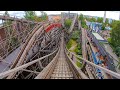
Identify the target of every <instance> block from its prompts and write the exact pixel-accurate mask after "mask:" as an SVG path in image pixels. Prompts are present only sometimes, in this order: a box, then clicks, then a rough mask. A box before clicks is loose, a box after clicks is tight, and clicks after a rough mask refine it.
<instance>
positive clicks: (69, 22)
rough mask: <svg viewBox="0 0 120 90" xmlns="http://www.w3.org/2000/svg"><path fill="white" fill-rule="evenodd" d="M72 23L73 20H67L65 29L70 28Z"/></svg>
mask: <svg viewBox="0 0 120 90" xmlns="http://www.w3.org/2000/svg"><path fill="white" fill-rule="evenodd" d="M71 23H72V20H71V19H67V20H65V27H67V28H70V26H71Z"/></svg>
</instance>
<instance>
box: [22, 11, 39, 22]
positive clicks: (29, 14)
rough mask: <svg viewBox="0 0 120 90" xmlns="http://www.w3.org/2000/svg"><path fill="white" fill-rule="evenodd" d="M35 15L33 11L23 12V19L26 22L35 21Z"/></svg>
mask: <svg viewBox="0 0 120 90" xmlns="http://www.w3.org/2000/svg"><path fill="white" fill-rule="evenodd" d="M36 16H37V15H36V14H35V11H25V16H24V17H25V18H26V19H28V20H35V17H36Z"/></svg>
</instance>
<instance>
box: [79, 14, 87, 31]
mask: <svg viewBox="0 0 120 90" xmlns="http://www.w3.org/2000/svg"><path fill="white" fill-rule="evenodd" d="M79 20H80V21H81V25H82V27H83V28H86V29H87V28H88V27H87V25H86V21H85V17H84V16H83V14H80V16H79Z"/></svg>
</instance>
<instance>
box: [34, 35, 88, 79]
mask: <svg viewBox="0 0 120 90" xmlns="http://www.w3.org/2000/svg"><path fill="white" fill-rule="evenodd" d="M64 46H65V44H64V34H62V37H61V43H60V47H59V51H58V53H57V55H56V56H55V57H54V59H53V60H52V62H51V63H50V64H49V65H48V66H47V67H46V68H44V69H43V71H42V72H40V74H39V75H38V76H37V77H36V78H35V79H81V78H83V79H88V78H87V76H86V75H85V74H84V73H82V71H81V73H80V72H79V71H78V70H77V69H76V67H75V66H74V65H73V62H72V61H71V60H70V58H68V56H67V54H66V52H65V47H64ZM81 75H82V76H81Z"/></svg>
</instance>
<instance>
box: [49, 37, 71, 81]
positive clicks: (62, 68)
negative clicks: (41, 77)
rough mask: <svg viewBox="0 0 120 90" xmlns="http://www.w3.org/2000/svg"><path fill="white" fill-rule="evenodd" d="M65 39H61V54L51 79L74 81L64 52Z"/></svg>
mask: <svg viewBox="0 0 120 90" xmlns="http://www.w3.org/2000/svg"><path fill="white" fill-rule="evenodd" d="M63 43H64V37H63V35H62V37H61V45H60V54H59V57H58V62H57V64H56V66H55V69H54V70H53V73H52V75H51V77H50V78H51V79H73V74H72V71H71V70H70V68H69V66H68V63H67V62H66V58H65V52H64V46H63V45H64V44H63Z"/></svg>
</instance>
